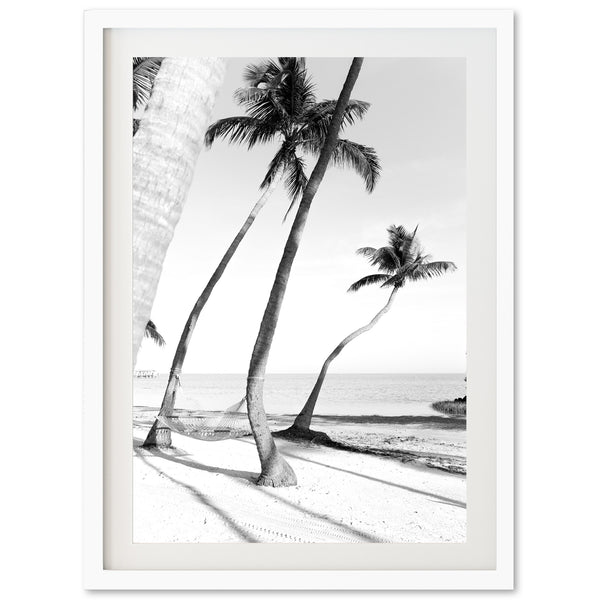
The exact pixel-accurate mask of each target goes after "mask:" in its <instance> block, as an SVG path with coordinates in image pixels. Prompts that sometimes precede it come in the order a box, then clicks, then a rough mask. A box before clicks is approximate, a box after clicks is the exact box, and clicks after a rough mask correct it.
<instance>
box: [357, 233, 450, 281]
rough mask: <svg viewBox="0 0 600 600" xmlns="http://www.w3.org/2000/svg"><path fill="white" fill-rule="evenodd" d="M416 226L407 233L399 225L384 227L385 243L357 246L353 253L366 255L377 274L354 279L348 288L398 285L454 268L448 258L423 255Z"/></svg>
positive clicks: (440, 273)
mask: <svg viewBox="0 0 600 600" xmlns="http://www.w3.org/2000/svg"><path fill="white" fill-rule="evenodd" d="M417 229H418V225H417V227H415V229H414V231H413V232H412V233H411V232H409V231H408V230H406V229H405V228H404V227H402V225H391V226H390V227H388V229H387V232H388V242H389V243H388V245H387V246H382V247H381V248H371V247H366V248H359V249H358V250H357V251H356V253H357V254H360V255H362V256H366V257H367V258H368V259H369V262H370V263H371V265H373V266H374V267H377V268H378V269H379V271H380V273H374V274H372V275H367V276H365V277H362V278H361V279H359V280H358V281H355V282H354V283H353V284H352V285H351V286H350V287H349V289H348V291H349V292H357V291H358V290H360V289H361V288H363V287H365V286H367V285H377V284H378V285H379V286H380V287H383V288H385V287H391V288H401V287H403V286H404V284H405V283H406V282H407V281H418V280H420V279H430V278H432V277H437V276H439V275H442V274H443V273H446V272H452V271H454V270H456V265H455V264H454V263H453V262H449V261H431V256H430V255H429V254H424V252H423V248H422V246H421V244H420V243H419V241H418V239H417V237H416V234H417Z"/></svg>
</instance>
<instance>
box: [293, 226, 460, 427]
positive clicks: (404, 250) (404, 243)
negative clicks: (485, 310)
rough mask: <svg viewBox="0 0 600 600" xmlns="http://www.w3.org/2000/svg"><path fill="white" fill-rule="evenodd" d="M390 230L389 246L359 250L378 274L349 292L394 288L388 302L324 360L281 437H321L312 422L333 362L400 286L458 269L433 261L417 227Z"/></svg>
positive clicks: (368, 327) (367, 327)
mask: <svg viewBox="0 0 600 600" xmlns="http://www.w3.org/2000/svg"><path fill="white" fill-rule="evenodd" d="M387 231H388V236H389V238H388V245H387V246H383V247H382V248H377V249H376V248H360V249H359V250H357V253H358V254H360V255H362V256H366V257H367V258H368V259H369V261H370V263H371V265H373V266H374V267H377V268H378V270H379V273H374V274H372V275H367V276H366V277H363V278H362V279H359V280H358V281H356V282H355V283H353V284H352V285H351V286H350V288H349V290H348V291H350V292H356V291H358V290H360V289H362V288H363V287H365V286H367V285H374V284H378V285H380V286H381V287H382V288H391V290H392V291H391V293H390V296H389V298H388V301H387V303H386V304H385V306H384V307H383V308H382V309H381V310H380V311H379V312H378V313H377V314H376V315H375V316H374V317H373V318H372V319H371V321H369V323H367V324H366V325H365V326H363V327H360V328H359V329H357V330H356V331H353V332H352V333H351V334H350V335H348V336H347V337H345V338H344V339H343V340H342V341H341V342H340V343H339V344H338V345H337V346H336V347H335V350H334V351H333V352H332V353H331V354H330V355H329V356H328V357H327V358H326V359H325V362H324V363H323V366H322V367H321V372H320V373H319V376H318V378H317V381H316V383H315V386H314V387H313V389H312V391H311V393H310V396H309V397H308V400H307V401H306V404H305V405H304V408H303V409H302V410H301V411H300V413H299V414H298V416H297V417H296V419H295V421H294V423H293V425H292V426H291V427H290V428H289V429H288V430H286V431H285V432H282V434H284V435H290V436H298V437H307V436H310V437H314V436H315V435H318V432H311V430H310V423H311V420H312V416H313V412H314V410H315V405H316V403H317V399H318V398H319V393H320V391H321V387H322V386H323V382H324V381H325V377H326V375H327V370H328V369H329V365H331V363H332V362H333V360H334V359H335V358H336V357H337V356H338V355H339V354H340V352H341V351H342V350H343V349H344V348H345V347H346V346H347V345H348V344H349V343H350V342H351V341H352V340H354V339H356V338H357V337H358V336H359V335H362V334H363V333H366V332H367V331H369V330H371V329H372V328H373V327H374V326H375V325H376V323H377V322H378V321H379V319H381V317H383V315H384V314H385V313H386V312H388V310H390V308H391V306H392V302H393V301H394V298H395V297H396V294H397V293H398V290H399V289H400V288H401V287H404V285H405V284H406V282H408V281H419V280H421V279H428V278H431V277H436V276H438V275H442V274H443V273H446V272H451V271H454V270H455V269H456V266H455V265H454V263H452V262H448V261H435V262H432V261H431V257H430V256H429V255H427V254H424V253H423V250H422V248H421V245H420V244H419V242H418V240H417V238H416V233H417V228H416V227H415V230H414V231H413V232H412V233H411V232H409V231H407V230H406V229H404V227H402V226H401V225H400V226H395V225H392V226H391V227H388V230H387Z"/></svg>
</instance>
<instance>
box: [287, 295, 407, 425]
mask: <svg viewBox="0 0 600 600" xmlns="http://www.w3.org/2000/svg"><path fill="white" fill-rule="evenodd" d="M397 291H398V288H394V289H393V290H392V293H391V294H390V297H389V299H388V301H387V303H386V305H385V306H384V307H383V308H382V309H381V310H380V311H379V312H378V313H377V314H376V315H375V316H374V317H373V318H372V319H371V321H370V322H369V323H368V324H367V325H365V326H364V327H361V328H360V329H357V330H356V331H353V332H352V333H351V334H350V335H349V336H347V337H345V338H344V339H343V340H342V341H341V342H340V343H339V344H338V345H337V346H336V348H335V350H334V351H333V352H332V353H331V354H330V355H329V356H328V357H327V358H326V359H325V362H324V363H323V366H322V367H321V372H320V373H319V377H318V378H317V382H316V383H315V386H314V387H313V389H312V392H311V393H310V396H309V397H308V400H307V401H306V404H305V405H304V407H303V408H302V410H301V411H300V413H299V414H298V416H297V417H296V420H295V421H294V424H293V425H292V427H290V429H291V430H292V431H293V430H300V432H302V431H308V430H309V429H310V422H311V420H312V416H313V413H314V410H315V405H316V403H317V400H318V398H319V393H320V392H321V388H322V387H323V382H324V381H325V377H326V375H327V371H328V370H329V365H330V364H331V363H332V362H333V361H334V360H335V359H336V358H337V357H338V356H339V354H340V353H341V351H342V350H343V349H344V348H345V347H346V346H347V345H348V344H349V343H350V342H351V341H352V340H354V339H356V338H357V337H358V336H359V335H362V334H363V333H366V332H367V331H369V330H370V329H373V327H375V325H376V323H377V321H379V319H381V317H383V315H384V314H385V313H386V312H387V311H388V310H390V307H391V306H392V302H393V301H394V298H395V296H396V292H397Z"/></svg>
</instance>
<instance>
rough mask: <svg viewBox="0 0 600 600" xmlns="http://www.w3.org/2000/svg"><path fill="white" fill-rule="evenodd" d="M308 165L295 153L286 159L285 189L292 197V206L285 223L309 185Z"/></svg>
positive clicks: (284, 218)
mask: <svg viewBox="0 0 600 600" xmlns="http://www.w3.org/2000/svg"><path fill="white" fill-rule="evenodd" d="M305 167H306V164H305V162H304V160H303V159H302V158H300V157H299V156H298V155H297V154H296V153H295V152H292V153H291V156H288V157H286V161H285V167H284V168H285V172H286V178H285V187H286V189H287V192H288V196H289V197H290V205H289V206H288V209H287V211H286V213H285V216H284V217H283V220H284V221H285V220H286V219H287V218H288V215H289V214H290V212H291V211H292V209H293V208H294V206H295V205H296V203H297V202H298V200H299V199H300V198H301V197H302V194H303V192H304V188H305V187H306V184H307V183H308V179H307V177H306V173H305Z"/></svg>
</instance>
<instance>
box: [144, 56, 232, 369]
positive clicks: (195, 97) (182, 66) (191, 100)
mask: <svg viewBox="0 0 600 600" xmlns="http://www.w3.org/2000/svg"><path fill="white" fill-rule="evenodd" d="M224 73H225V63H224V61H223V60H222V59H219V58H165V59H163V60H162V62H161V65H160V68H159V69H158V72H157V73H156V77H155V78H154V80H153V86H152V93H151V94H150V96H149V99H148V104H147V107H146V110H145V111H144V114H143V118H142V119H141V120H140V123H139V128H138V130H137V132H136V134H135V136H134V137H133V173H132V175H133V336H132V338H133V339H132V346H133V347H132V357H133V364H135V361H136V358H137V353H138V350H139V347H140V344H141V342H142V338H143V336H144V331H145V329H146V325H147V323H148V321H149V320H150V311H151V309H152V304H153V302H154V297H155V295H156V289H157V286H158V281H159V279H160V274H161V271H162V265H163V261H164V258H165V255H166V252H167V249H168V247H169V245H170V243H171V240H172V238H173V233H174V230H175V227H176V225H177V223H178V222H179V217H180V216H181V211H182V209H183V205H184V203H185V200H186V198H187V193H188V190H189V187H190V184H191V180H192V174H193V172H194V167H195V165H196V161H197V158H198V154H199V152H200V148H201V145H202V141H203V138H204V134H205V133H206V129H207V127H208V124H209V123H210V117H211V114H212V109H213V106H214V103H215V97H216V94H217V92H218V90H219V88H220V87H221V84H222V82H223V76H224Z"/></svg>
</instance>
